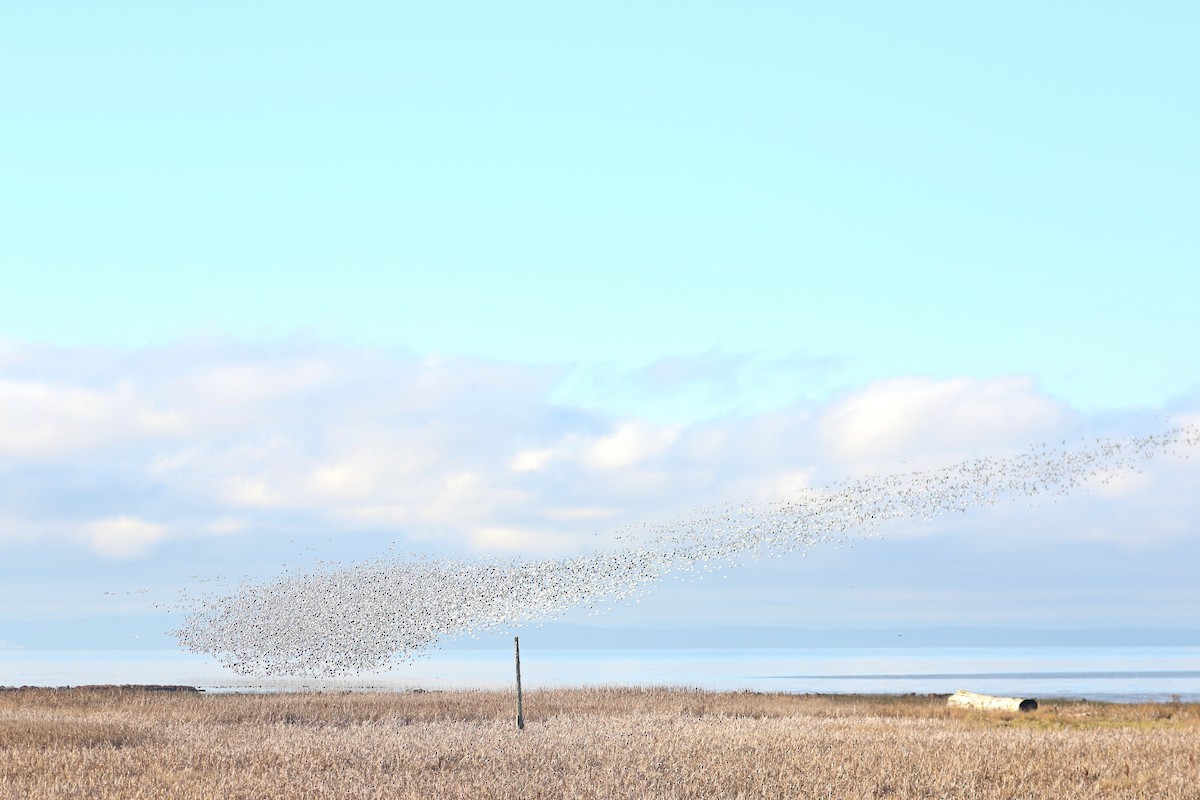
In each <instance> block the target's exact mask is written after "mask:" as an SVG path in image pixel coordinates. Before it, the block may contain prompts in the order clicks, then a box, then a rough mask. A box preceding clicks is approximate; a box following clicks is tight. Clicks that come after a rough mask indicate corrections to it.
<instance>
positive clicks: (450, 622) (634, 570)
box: [174, 425, 1200, 678]
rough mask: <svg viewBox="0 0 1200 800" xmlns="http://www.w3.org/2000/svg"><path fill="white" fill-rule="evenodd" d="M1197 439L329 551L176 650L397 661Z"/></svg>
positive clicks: (293, 668)
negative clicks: (381, 553) (389, 548)
mask: <svg viewBox="0 0 1200 800" xmlns="http://www.w3.org/2000/svg"><path fill="white" fill-rule="evenodd" d="M1064 444H1065V442H1064ZM1198 447H1200V426H1195V425H1192V426H1187V427H1178V428H1173V429H1170V430H1168V431H1165V432H1163V433H1157V434H1152V435H1147V436H1140V437H1130V438H1122V439H1095V440H1094V441H1093V440H1088V441H1087V443H1086V444H1081V445H1076V446H1073V447H1069V448H1068V447H1048V446H1046V445H1045V444H1043V445H1040V446H1034V447H1032V448H1030V449H1029V450H1028V451H1027V452H1024V453H1021V454H1019V455H1015V456H1008V457H998V458H978V459H973V460H969V461H964V462H962V463H959V464H956V465H954V466H950V467H945V468H942V469H935V470H929V471H914V472H906V473H898V474H892V475H882V476H870V477H864V478H859V479H855V480H847V481H843V482H840V483H836V484H833V485H831V486H828V487H826V488H822V489H811V490H807V491H804V492H802V493H801V494H799V495H798V496H796V497H795V498H794V499H791V500H786V501H779V502H771V503H758V502H755V503H749V502H747V503H740V504H738V503H732V504H726V505H722V506H717V507H713V508H706V509H701V510H698V511H694V512H692V513H689V514H687V515H684V516H682V517H678V518H676V519H673V520H671V521H669V522H665V523H658V524H654V525H649V526H646V527H647V530H646V531H645V532H644V533H643V535H641V536H639V537H637V538H636V540H634V543H632V544H630V545H629V546H626V547H624V548H622V549H615V550H600V551H597V552H593V553H589V554H585V555H579V556H574V557H567V558H558V559H548V560H539V561H534V560H522V559H506V560H500V559H477V560H462V559H453V558H437V557H398V556H389V557H382V558H379V559H376V560H372V561H366V562H362V563H356V564H351V565H340V564H336V563H330V562H322V563H319V564H318V565H317V566H316V567H314V568H313V569H311V570H306V571H303V572H300V573H298V574H288V575H285V576H283V577H278V578H275V579H273V580H269V581H266V582H253V581H247V582H244V583H242V584H241V585H240V586H238V587H237V588H236V589H234V590H233V591H232V592H231V593H229V594H227V595H224V596H219V597H209V598H204V599H200V600H194V601H193V603H194V605H193V607H192V608H191V609H190V610H188V612H187V614H186V615H185V620H184V624H183V625H182V627H181V628H180V629H179V630H177V631H175V632H174V633H175V635H176V638H177V639H178V641H179V643H180V645H181V646H182V647H184V648H186V649H188V650H191V651H194V652H198V653H207V654H210V655H212V656H214V657H215V658H216V659H217V660H218V661H220V662H221V663H222V664H224V665H225V666H226V667H228V668H230V669H232V670H233V671H234V672H237V673H240V674H244V675H268V676H302V677H310V678H311V677H338V676H348V675H356V674H360V673H362V672H368V671H374V670H380V669H387V668H390V667H394V666H397V665H399V664H401V663H403V662H405V661H407V660H411V659H412V658H414V657H416V656H418V655H422V654H424V653H425V652H427V651H428V650H429V649H430V648H433V647H434V646H436V645H437V643H438V642H439V641H443V640H446V639H451V638H456V637H464V636H472V635H476V634H479V633H483V632H488V631H496V630H505V629H511V628H514V627H517V626H521V625H525V624H530V623H537V622H541V621H545V620H549V619H554V618H556V617H559V616H561V615H562V614H564V613H565V612H567V611H568V610H570V609H574V608H579V607H581V606H582V607H587V608H589V609H591V610H594V611H595V610H602V609H604V608H607V607H609V606H611V605H612V604H614V603H616V602H618V601H621V600H623V599H627V598H630V597H633V596H636V595H638V594H640V593H643V592H645V591H648V590H649V589H650V588H651V587H653V586H654V585H655V584H656V583H657V582H659V581H660V580H661V579H663V578H664V577H665V576H667V575H671V574H674V575H677V576H680V577H687V576H689V575H690V576H692V577H696V576H699V575H701V574H702V573H705V572H712V571H715V570H718V569H724V568H728V567H730V566H736V565H738V564H741V563H744V562H745V561H747V560H748V559H758V558H763V557H778V556H784V555H787V554H795V553H803V552H805V551H807V550H809V549H810V548H812V547H815V546H817V545H822V544H840V543H843V542H845V541H846V540H847V538H849V537H851V536H856V535H864V534H871V533H875V532H877V530H878V528H879V527H880V526H881V525H885V524H886V523H896V522H899V521H919V520H930V519H933V518H935V517H938V516H941V515H944V514H947V513H952V512H958V511H965V510H967V509H969V508H975V507H981V506H990V505H993V504H995V503H999V502H1012V501H1015V500H1018V499H1020V498H1024V497H1037V496H1039V495H1064V494H1067V493H1070V492H1072V491H1075V490H1077V489H1079V488H1080V487H1081V486H1084V485H1085V484H1087V482H1088V481H1090V480H1106V479H1108V478H1109V477H1110V476H1112V475H1113V474H1116V473H1117V472H1119V471H1121V470H1129V469H1138V468H1139V466H1140V465H1141V464H1142V463H1143V462H1145V461H1147V460H1148V459H1151V458H1153V457H1154V456H1156V455H1159V454H1164V453H1174V454H1176V455H1180V456H1190V455H1191V453H1189V452H1188V451H1194V450H1196V449H1197V448H1198Z"/></svg>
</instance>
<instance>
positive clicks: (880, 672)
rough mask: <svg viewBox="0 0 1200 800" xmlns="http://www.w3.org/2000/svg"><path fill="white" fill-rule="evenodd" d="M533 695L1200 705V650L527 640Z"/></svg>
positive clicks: (412, 674)
mask: <svg viewBox="0 0 1200 800" xmlns="http://www.w3.org/2000/svg"><path fill="white" fill-rule="evenodd" d="M521 677H522V683H523V684H524V686H525V687H527V688H537V687H539V686H541V687H551V686H576V685H587V684H620V685H637V686H652V685H669V686H689V687H699V688H704V689H752V690H756V691H781V692H830V693H882V694H903V693H906V692H915V693H918V694H949V693H951V692H954V691H956V690H957V689H969V690H971V691H977V692H985V693H988V694H999V695H1009V696H1021V697H1035V698H1053V697H1085V698H1088V699H1093V700H1113V701H1120V702H1133V701H1138V700H1170V699H1172V697H1174V696H1178V697H1179V698H1180V699H1182V700H1184V701H1189V702H1200V647H1074V648H1044V647H1029V648H1020V647H1006V648H913V649H893V648H880V649H868V648H847V649H794V650H793V649H787V650H784V649H776V650H770V649H754V650H538V649H537V648H536V647H530V646H528V645H523V646H522V649H521ZM512 681H513V656H512V652H511V651H510V650H507V649H504V650H489V651H484V650H447V651H443V652H434V653H433V654H432V655H431V656H430V657H428V658H424V659H421V660H419V661H417V662H415V663H412V664H400V665H398V666H397V667H396V668H395V669H393V670H391V671H388V672H382V673H373V674H369V675H363V676H358V677H356V678H352V679H342V680H326V681H314V680H302V679H263V678H246V677H244V676H239V675H236V674H234V673H232V672H230V671H228V670H226V669H225V668H224V667H222V666H221V665H220V664H218V663H217V662H215V661H214V660H212V659H211V658H208V657H206V656H198V655H195V654H192V653H184V652H176V651H171V650H108V651H104V650H0V686H22V685H31V686H74V685H80V684H90V683H164V684H166V683H169V684H186V685H190V686H200V687H204V688H206V689H210V690H221V689H223V690H260V691H261V690H267V691H285V690H292V689H305V688H318V689H345V688H352V689H357V688H380V689H396V690H399V689H408V688H415V687H420V688H426V689H453V688H500V687H505V686H510V685H511V684H512Z"/></svg>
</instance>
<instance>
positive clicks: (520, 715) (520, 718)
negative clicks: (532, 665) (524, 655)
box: [513, 636, 525, 731]
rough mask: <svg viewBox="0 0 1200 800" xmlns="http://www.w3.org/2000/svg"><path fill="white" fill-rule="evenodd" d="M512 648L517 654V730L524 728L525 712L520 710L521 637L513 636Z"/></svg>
mask: <svg viewBox="0 0 1200 800" xmlns="http://www.w3.org/2000/svg"><path fill="white" fill-rule="evenodd" d="M513 649H514V650H515V651H516V654H517V730H519V731H523V730H525V714H524V712H523V711H522V710H521V637H519V636H514V637H513Z"/></svg>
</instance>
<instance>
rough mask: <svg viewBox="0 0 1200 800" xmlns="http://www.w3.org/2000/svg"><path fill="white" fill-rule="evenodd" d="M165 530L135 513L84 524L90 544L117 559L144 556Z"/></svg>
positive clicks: (85, 535)
mask: <svg viewBox="0 0 1200 800" xmlns="http://www.w3.org/2000/svg"><path fill="white" fill-rule="evenodd" d="M166 533H167V529H166V528H165V527H164V526H162V525H156V524H154V523H152V522H147V521H145V520H141V519H137V518H135V517H114V518H112V519H103V520H98V521H96V522H92V523H89V524H87V525H85V526H84V527H83V535H84V538H85V539H86V541H87V543H88V546H89V547H91V549H92V550H93V551H95V552H96V553H99V554H100V555H102V556H104V557H105V558H111V559H114V560H126V559H131V558H145V557H146V556H148V555H149V554H150V550H151V549H152V548H153V547H154V545H155V544H157V543H158V542H160V541H162V539H163V538H164V537H165V536H166Z"/></svg>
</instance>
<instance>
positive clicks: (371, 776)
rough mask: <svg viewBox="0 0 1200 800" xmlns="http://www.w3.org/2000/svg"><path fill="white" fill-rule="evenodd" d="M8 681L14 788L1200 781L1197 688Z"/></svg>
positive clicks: (536, 791) (513, 791)
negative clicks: (391, 686) (845, 690)
mask: <svg viewBox="0 0 1200 800" xmlns="http://www.w3.org/2000/svg"><path fill="white" fill-rule="evenodd" d="M525 699H526V702H525V715H526V720H527V727H526V728H525V730H524V731H518V730H516V728H515V725H514V722H513V717H514V709H513V698H512V696H511V695H509V694H506V693H502V692H425V693H411V694H364V693H344V694H343V693H337V694H331V693H326V694H266V695H224V694H197V693H179V692H173V693H167V692H153V691H144V690H139V689H116V688H94V689H86V688H85V689H74V690H52V689H22V690H10V691H2V692H0V800H17V799H18V798H20V799H21V800H25V799H26V798H29V799H30V800H34V799H35V798H67V797H70V798H93V799H94V800H138V799H139V798H172V799H173V800H190V799H192V798H196V799H197V800H198V799H199V798H213V800H226V799H228V798H532V799H535V800H536V799H537V798H560V797H564V798H762V797H778V798H1027V799H1029V798H1054V799H1055V800H1059V798H1100V797H1103V798H1156V799H1158V798H1162V799H1166V798H1189V799H1195V798H1200V705H1194V704H1165V705H1105V704H1097V703H1073V702H1063V703H1054V702H1046V703H1043V706H1042V708H1041V709H1040V710H1038V711H1036V712H1033V713H1029V714H1020V715H1018V714H1003V713H1001V714H995V713H990V714H989V713H983V712H964V711H954V712H951V711H950V710H948V709H947V708H946V704H945V698H944V697H913V696H909V697H895V698H887V697H861V696H795V695H782V694H755V693H709V692H700V691H687V690H672V689H621V688H610V689H573V690H553V691H530V692H527V693H526V698H525Z"/></svg>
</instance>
